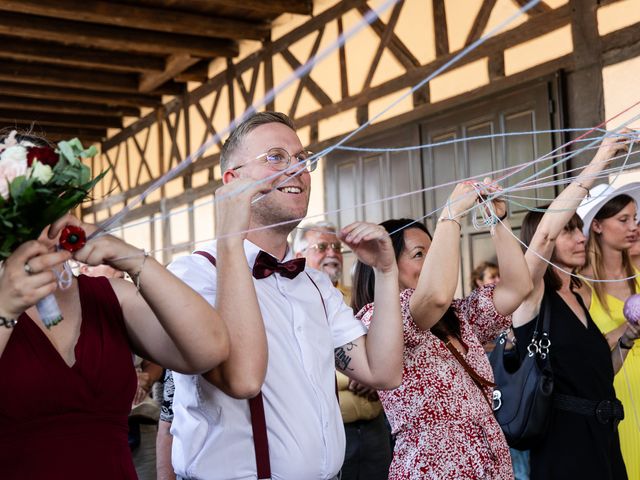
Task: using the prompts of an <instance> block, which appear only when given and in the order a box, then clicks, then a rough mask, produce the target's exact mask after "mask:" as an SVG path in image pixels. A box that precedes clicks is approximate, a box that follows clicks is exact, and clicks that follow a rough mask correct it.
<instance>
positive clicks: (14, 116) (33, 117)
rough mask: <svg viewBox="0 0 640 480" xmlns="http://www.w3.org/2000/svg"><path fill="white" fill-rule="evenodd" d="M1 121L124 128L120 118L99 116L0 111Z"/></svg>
mask: <svg viewBox="0 0 640 480" xmlns="http://www.w3.org/2000/svg"><path fill="white" fill-rule="evenodd" d="M0 121H2V122H7V123H13V122H22V123H29V122H35V123H39V124H41V125H55V126H61V127H94V128H101V129H104V128H122V119H121V118H120V117H106V116H98V115H69V114H63V113H49V112H32V111H20V110H3V109H0Z"/></svg>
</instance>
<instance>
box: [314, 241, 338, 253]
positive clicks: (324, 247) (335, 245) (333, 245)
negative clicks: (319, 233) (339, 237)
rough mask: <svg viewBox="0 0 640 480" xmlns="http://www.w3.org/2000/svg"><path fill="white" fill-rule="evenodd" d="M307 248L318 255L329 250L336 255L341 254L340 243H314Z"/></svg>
mask: <svg viewBox="0 0 640 480" xmlns="http://www.w3.org/2000/svg"><path fill="white" fill-rule="evenodd" d="M309 248H313V249H314V250H317V251H318V252H320V253H323V252H325V251H326V250H327V249H329V248H330V249H331V250H333V251H334V252H336V253H342V243H340V242H331V243H329V242H319V243H316V244H315V245H309V246H308V247H307V249H309Z"/></svg>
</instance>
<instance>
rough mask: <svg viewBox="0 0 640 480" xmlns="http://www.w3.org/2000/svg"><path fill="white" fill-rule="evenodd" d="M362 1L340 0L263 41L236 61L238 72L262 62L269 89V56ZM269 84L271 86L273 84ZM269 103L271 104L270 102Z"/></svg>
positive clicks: (220, 80) (219, 81)
mask: <svg viewBox="0 0 640 480" xmlns="http://www.w3.org/2000/svg"><path fill="white" fill-rule="evenodd" d="M363 2H364V0H342V1H340V2H338V3H336V4H335V5H334V6H333V7H331V8H328V9H327V10H325V11H324V12H322V13H320V14H319V15H316V16H315V17H312V18H310V19H309V20H307V21H306V22H305V23H304V24H303V25H302V26H301V27H299V28H296V29H294V30H293V31H291V32H289V33H287V34H285V35H283V36H282V37H280V38H278V40H276V41H274V42H271V41H270V40H267V41H265V42H264V46H263V48H262V49H260V50H258V51H257V52H255V53H252V54H251V55H249V56H247V57H246V58H244V59H243V60H240V61H239V62H238V63H236V70H237V71H238V72H240V73H244V72H245V71H246V70H247V69H249V68H253V67H254V66H255V65H256V63H259V62H264V66H265V88H266V89H269V87H267V86H266V83H268V82H269V79H270V75H269V74H268V71H269V70H271V71H272V67H273V65H272V58H271V57H272V56H273V55H275V54H276V53H280V52H282V51H283V50H286V49H287V48H289V47H290V46H291V45H293V44H294V43H296V42H297V41H299V40H301V39H303V38H305V37H306V36H307V35H309V33H311V32H313V31H316V30H319V29H320V28H322V27H323V26H325V25H326V24H327V23H329V22H332V21H334V20H336V19H337V18H338V17H339V16H341V15H343V14H344V13H346V12H348V11H349V10H351V9H353V8H354V7H356V6H358V5H361V4H362V3H363ZM265 3H268V2H265ZM225 75H226V74H225V73H224V72H222V73H221V74H219V75H216V76H215V77H213V78H211V79H209V81H208V82H207V83H205V84H204V85H202V86H200V87H198V88H197V89H195V90H194V91H192V92H190V93H189V98H191V101H192V102H197V101H199V100H201V99H202V98H204V97H206V96H207V95H209V93H211V92H213V91H214V90H217V89H218V88H219V87H220V86H221V85H223V84H224V83H225V82H226V77H225ZM271 85H272V86H273V84H271ZM269 105H271V103H270V104H269ZM269 105H267V109H269V110H273V107H271V108H270V107H269Z"/></svg>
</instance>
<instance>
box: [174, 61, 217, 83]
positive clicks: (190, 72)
mask: <svg viewBox="0 0 640 480" xmlns="http://www.w3.org/2000/svg"><path fill="white" fill-rule="evenodd" d="M208 79H209V61H208V60H201V61H200V62H199V63H197V64H195V65H193V66H192V67H189V68H187V69H186V70H185V71H184V72H182V73H180V74H179V75H176V77H175V80H176V82H200V83H204V82H206V81H207V80H208Z"/></svg>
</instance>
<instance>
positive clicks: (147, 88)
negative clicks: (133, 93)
mask: <svg viewBox="0 0 640 480" xmlns="http://www.w3.org/2000/svg"><path fill="white" fill-rule="evenodd" d="M199 60H200V59H199V58H194V57H192V56H191V55H189V54H186V53H180V54H174V55H171V56H170V57H169V58H168V59H167V66H166V68H165V70H164V71H163V72H158V73H146V74H144V75H142V76H141V77H140V85H139V87H138V90H139V91H140V92H142V93H149V92H152V91H153V90H156V89H157V88H159V87H160V86H161V85H163V84H164V83H166V82H168V81H169V80H171V79H173V78H174V77H175V76H176V75H178V74H180V73H182V72H184V71H185V70H186V69H187V68H189V67H191V66H192V65H195V64H196V63H198V61H199Z"/></svg>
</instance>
